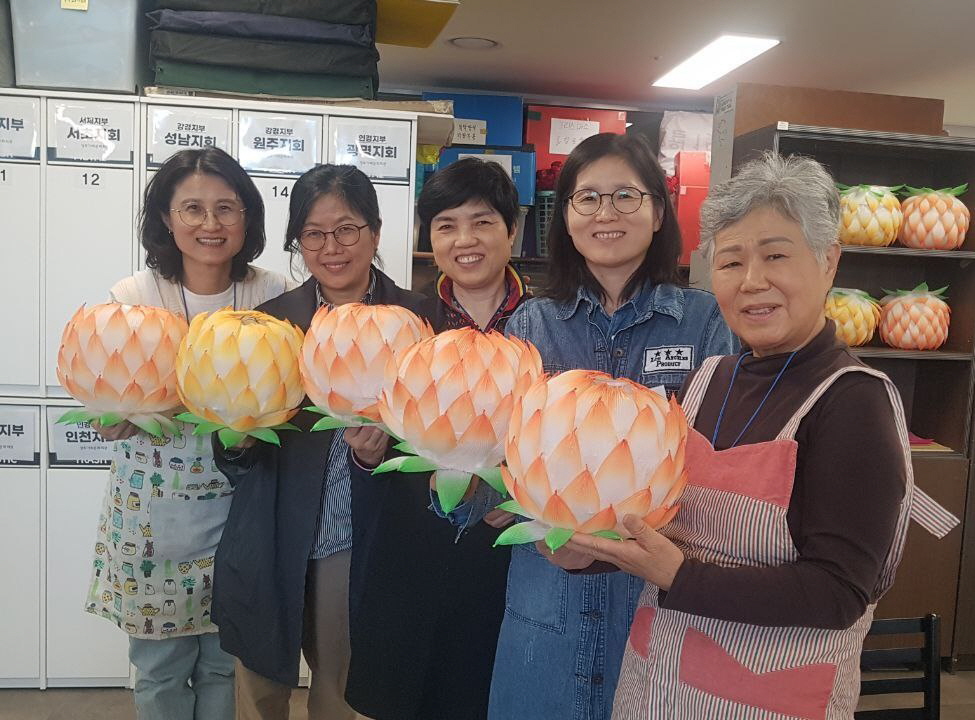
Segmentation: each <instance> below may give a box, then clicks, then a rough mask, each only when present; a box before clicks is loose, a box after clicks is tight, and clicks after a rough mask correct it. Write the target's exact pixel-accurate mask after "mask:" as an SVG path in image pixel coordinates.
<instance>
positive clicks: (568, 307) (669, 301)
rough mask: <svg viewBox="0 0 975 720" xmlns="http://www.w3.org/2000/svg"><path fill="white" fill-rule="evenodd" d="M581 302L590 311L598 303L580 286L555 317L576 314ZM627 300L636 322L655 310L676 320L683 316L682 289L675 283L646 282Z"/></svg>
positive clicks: (561, 317) (566, 316)
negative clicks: (634, 314) (633, 311)
mask: <svg viewBox="0 0 975 720" xmlns="http://www.w3.org/2000/svg"><path fill="white" fill-rule="evenodd" d="M583 302H585V303H586V304H587V305H588V306H589V310H590V312H591V311H592V310H593V309H594V308H595V307H596V306H597V305H599V304H600V302H599V299H598V298H597V297H596V296H595V295H594V294H593V293H592V292H590V291H589V290H588V289H587V288H584V287H581V286H580V287H579V289H578V290H577V291H576V296H575V298H573V299H572V300H569V301H568V302H564V303H562V304H561V306H560V307H559V312H558V315H556V317H557V318H558V319H559V320H568V319H569V318H570V317H572V316H573V315H575V314H576V312H577V311H578V309H579V305H580V304H581V303H583ZM627 302H628V303H632V304H633V307H634V309H635V310H636V318H637V321H638V322H642V321H643V320H646V319H647V318H649V317H650V316H651V315H653V314H654V313H655V312H659V313H663V314H665V315H670V316H671V317H672V318H674V319H675V320H676V321H677V322H680V321H681V320H683V318H684V291H683V290H682V289H681V288H679V287H677V286H676V285H669V284H661V285H651V284H650V283H646V284H644V285H643V287H641V288H640V290H639V291H638V292H637V293H636V295H634V296H633V297H631V298H630V299H629V300H627Z"/></svg>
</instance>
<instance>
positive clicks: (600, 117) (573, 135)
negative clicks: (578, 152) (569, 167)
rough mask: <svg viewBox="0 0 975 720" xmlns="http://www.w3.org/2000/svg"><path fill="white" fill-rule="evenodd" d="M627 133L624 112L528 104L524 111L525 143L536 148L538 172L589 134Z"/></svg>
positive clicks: (562, 160) (548, 166)
mask: <svg viewBox="0 0 975 720" xmlns="http://www.w3.org/2000/svg"><path fill="white" fill-rule="evenodd" d="M604 132H612V133H618V134H621V135H622V134H623V133H625V132H626V113H625V112H621V111H619V110H593V109H592V108H577V107H556V106H554V105H529V106H528V108H527V110H526V112H525V142H526V143H530V144H532V145H534V146H535V155H536V157H535V160H536V162H537V164H538V167H539V169H542V170H547V169H548V168H550V167H551V166H552V163H553V162H555V161H556V160H557V161H559V162H565V158H566V157H567V156H568V154H569V153H570V152H572V150H573V149H574V148H575V146H576V145H578V144H579V143H580V142H582V141H583V140H585V139H586V138H587V137H589V136H590V135H596V134H597V133H604Z"/></svg>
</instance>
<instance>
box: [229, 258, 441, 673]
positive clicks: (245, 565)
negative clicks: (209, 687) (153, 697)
mask: <svg viewBox="0 0 975 720" xmlns="http://www.w3.org/2000/svg"><path fill="white" fill-rule="evenodd" d="M375 272H376V289H375V295H374V297H373V302H374V303H375V304H393V305H402V306H404V307H407V308H409V309H410V310H413V311H414V312H415V311H417V310H418V308H419V304H420V302H421V300H422V299H423V298H422V296H421V295H418V294H416V293H412V292H409V291H407V290H402V289H401V288H398V287H397V286H396V285H395V284H394V283H393V281H392V280H390V279H389V277H387V276H386V275H384V274H383V273H381V272H379V271H378V270H376V271H375ZM315 282H316V281H315V279H314V278H310V279H309V280H307V281H306V282H305V283H304V284H303V285H301V286H300V287H298V288H296V289H294V290H292V291H290V292H287V293H284V294H283V295H281V296H279V297H277V298H274V299H273V300H269V301H268V302H266V303H264V304H262V305H261V306H259V307H258V310H261V311H263V312H266V313H268V314H269V315H273V316H274V317H277V318H281V319H285V320H290V321H291V322H293V323H294V324H295V325H297V326H298V327H300V328H301V329H302V330H307V329H308V326H309V325H310V323H311V319H312V316H313V315H314V313H315V311H316V310H317V307H318V303H317V298H316V293H315ZM307 404H308V403H303V406H304V405H307ZM316 419H317V416H315V415H312V414H311V413H309V412H307V411H304V410H302V411H301V412H299V413H298V414H297V415H296V416H295V418H294V419H293V420H292V422H293V423H294V424H295V425H297V426H298V427H300V428H301V429H302V432H295V431H287V430H286V431H282V432H281V433H280V436H281V447H280V448H278V447H276V446H274V445H270V444H268V443H263V442H259V443H257V444H255V445H254V446H253V447H251V448H248V449H247V450H245V451H244V452H243V453H242V454H240V455H239V457H238V456H237V455H233V454H229V453H226V452H225V451H224V450H223V447H222V445H221V444H220V443H219V442H216V435H214V440H215V442H214V455H215V458H216V462H217V466H218V467H219V468H220V470H221V471H222V472H223V473H224V474H225V475H226V476H227V477H228V478H229V480H230V482H231V483H232V484H233V485H234V487H235V488H236V489H235V492H234V498H233V502H232V504H231V508H230V515H229V517H228V518H227V524H226V526H225V528H224V531H223V537H222V538H221V540H220V545H219V547H218V549H217V554H216V560H215V567H214V586H213V610H212V617H213V621H214V622H215V623H216V624H217V625H218V626H219V627H220V644H221V647H223V649H224V650H226V651H227V652H229V653H230V654H231V655H234V656H236V657H237V658H239V659H240V661H241V662H242V663H243V664H244V665H245V666H246V667H247V668H249V669H250V670H252V671H254V672H256V673H259V674H260V675H263V676H264V677H267V678H271V679H272V680H276V681H277V682H280V683H283V684H286V685H292V686H295V685H297V683H298V662H299V658H300V651H301V637H302V617H303V610H304V601H305V574H306V572H307V569H308V557H309V555H310V553H311V550H312V544H313V543H314V538H315V532H316V530H317V527H318V516H319V508H320V507H321V497H322V492H323V491H324V466H325V461H326V458H327V457H328V449H329V446H330V445H331V442H332V438H333V436H334V432H331V431H328V432H315V433H312V432H308V430H309V429H310V427H311V425H312V424H314V422H315V420H316ZM359 487H360V486H359V485H358V483H356V482H355V481H353V483H352V496H353V505H354V506H357V505H359V506H361V505H362V503H361V502H357V501H356V494H357V490H358V489H359ZM353 523H355V520H353ZM353 574H354V573H353Z"/></svg>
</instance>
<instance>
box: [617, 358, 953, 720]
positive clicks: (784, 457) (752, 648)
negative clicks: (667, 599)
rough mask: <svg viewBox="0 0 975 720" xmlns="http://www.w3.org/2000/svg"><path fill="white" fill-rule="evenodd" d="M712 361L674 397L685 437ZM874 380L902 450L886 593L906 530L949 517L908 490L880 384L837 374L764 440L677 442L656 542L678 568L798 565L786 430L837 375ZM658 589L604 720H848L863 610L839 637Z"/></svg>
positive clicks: (933, 527)
mask: <svg viewBox="0 0 975 720" xmlns="http://www.w3.org/2000/svg"><path fill="white" fill-rule="evenodd" d="M720 360H721V358H720V357H713V358H709V359H708V360H706V361H705V362H704V364H703V365H702V367H701V370H700V371H699V372H698V373H697V375H696V376H695V378H694V380H693V381H692V383H691V386H690V387H689V388H688V391H687V395H686V397H685V398H684V403H683V406H684V412H685V413H686V414H687V419H688V422H689V423H690V424H691V425H692V426H693V424H694V420H695V419H696V416H697V412H698V409H699V408H700V406H701V401H702V399H703V398H704V394H705V392H706V390H707V388H708V384H709V383H710V381H711V378H712V376H713V375H714V371H715V369H716V368H717V366H718V362H719V361H720ZM847 372H865V373H867V374H869V375H873V376H875V377H878V378H880V379H881V380H883V382H884V384H885V386H886V388H887V394H888V396H889V397H890V403H891V406H892V407H893V409H894V415H895V419H896V423H897V431H898V434H899V435H900V437H901V440H902V442H903V445H904V462H905V464H906V468H907V488H906V492H905V494H904V499H903V500H902V502H901V508H900V515H899V518H898V522H897V527H896V531H895V534H894V539H893V542H892V543H891V547H890V550H889V551H888V554H887V558H886V560H885V562H884V565H883V569H882V573H881V577H880V579H879V582H878V585H877V587H876V588H875V593H874V596H875V597H880V596H881V595H882V594H883V593H884V592H885V591H886V590H887V589H888V588H889V587H890V585H891V584H892V582H893V579H894V571H895V570H896V568H897V564H898V562H899V561H900V557H901V552H902V549H903V546H904V539H905V536H906V532H907V526H908V521H909V519H910V518H912V517H913V518H915V519H917V520H918V521H919V522H921V524H922V525H924V526H925V527H926V528H927V529H929V530H930V531H932V532H934V533H935V534H937V535H939V536H941V535H943V534H944V533H946V532H947V531H948V530H950V529H951V528H952V527H953V526H954V524H955V523H957V518H954V516H952V515H950V514H949V513H947V512H946V511H944V510H943V509H942V508H940V506H938V505H936V504H935V503H934V501H933V500H931V498H930V497H928V496H927V495H925V494H924V493H922V492H921V491H920V490H918V489H916V488H915V487H914V481H913V472H912V468H911V457H910V447H909V444H908V440H907V428H906V424H905V421H904V411H903V408H902V406H901V400H900V396H899V395H898V393H897V390H896V388H895V387H894V386H893V384H892V383H891V382H890V380H889V379H888V378H887V377H886V375H884V374H883V373H880V372H877V371H875V370H872V369H869V368H864V367H862V366H849V367H845V368H842V369H840V370H838V371H837V372H836V373H834V374H833V375H832V376H831V377H829V378H827V379H826V380H825V381H823V383H822V384H821V385H819V387H817V388H816V389H815V390H814V391H813V392H812V394H811V395H810V396H809V398H808V399H807V400H806V402H805V403H804V404H803V405H802V407H800V408H799V409H798V410H797V411H796V413H795V415H793V417H792V418H791V419H790V421H789V422H788V424H786V426H785V427H784V428H783V429H782V431H781V432H780V433H779V435H778V437H777V438H776V439H775V440H772V441H768V442H762V443H754V444H751V445H742V446H737V447H733V448H730V449H728V450H723V451H716V450H714V448H713V447H712V446H711V444H710V443H709V442H708V440H707V439H706V438H705V437H704V436H702V435H701V434H700V433H698V432H697V431H695V430H692V431H691V435H690V436H689V437H688V443H687V461H688V470H689V473H690V475H689V478H688V484H687V487H686V489H685V490H684V493H683V495H682V496H681V501H680V502H681V509H680V511H679V512H678V513H677V515H676V517H675V518H674V520H673V521H672V522H671V523H670V524H669V525H668V526H667V527H665V528H664V529H663V530H662V532H663V534H664V535H666V536H667V537H668V538H670V540H671V541H673V542H674V543H675V544H676V545H677V546H678V547H680V549H681V550H682V551H683V552H684V555H685V556H686V557H688V558H694V559H697V560H700V561H702V562H708V563H713V564H715V565H719V566H722V567H741V566H750V567H774V566H777V565H782V564H785V563H791V562H794V561H796V560H797V559H798V558H799V553H798V551H797V550H796V548H795V545H794V544H793V542H792V536H791V535H790V533H789V526H788V522H787V518H786V516H787V513H788V508H789V500H790V498H791V496H792V484H793V480H794V478H795V468H796V450H797V445H796V442H795V440H794V436H795V432H796V429H797V428H798V426H799V423H800V421H801V420H802V419H803V417H805V415H806V413H808V412H809V410H810V409H811V408H812V407H813V405H814V404H815V403H816V401H817V400H818V399H819V398H820V397H821V396H822V394H823V393H824V392H825V391H826V390H827V389H828V388H829V387H830V386H831V385H832V384H833V382H834V381H835V380H836V378H838V377H839V376H841V375H843V374H844V373H847ZM658 593H659V591H658V589H657V588H656V587H655V586H654V585H649V584H648V585H647V587H646V588H645V589H644V591H643V595H642V596H641V598H640V606H639V607H638V609H637V611H636V614H635V616H634V619H633V625H632V627H631V630H630V639H629V642H628V644H627V649H626V654H625V656H624V659H623V668H622V671H621V674H620V680H619V685H618V687H617V691H616V700H615V704H614V707H613V718H614V720H637V719H639V720H651V719H654V720H656V719H658V718H659V719H664V718H666V719H667V720H684V719H686V720H704V719H707V720H719V719H722V718H727V719H729V720H732V719H733V720H780V719H781V720H786V719H788V718H807V719H809V720H838V719H843V720H849V719H851V718H852V717H853V711H854V710H855V708H856V704H857V698H858V696H859V690H860V667H859V658H860V651H861V648H862V645H863V638H864V636H865V635H866V633H867V630H868V629H869V628H870V623H871V620H872V618H873V612H874V607H875V606H874V605H870V606H868V607H867V610H866V612H865V613H864V614H863V616H862V617H861V618H860V619H859V620H858V621H857V622H856V623H854V624H853V625H852V627H849V628H846V629H843V630H826V629H819V628H807V627H761V626H757V625H750V624H745V623H735V622H728V621H724V620H716V619H713V618H706V617H700V616H696V615H689V614H687V613H682V612H678V611H675V610H667V609H664V608H661V607H659V604H658Z"/></svg>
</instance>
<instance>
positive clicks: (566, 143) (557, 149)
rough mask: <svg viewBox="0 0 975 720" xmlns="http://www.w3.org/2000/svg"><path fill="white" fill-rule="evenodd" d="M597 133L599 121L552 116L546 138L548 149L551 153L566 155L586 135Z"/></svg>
mask: <svg viewBox="0 0 975 720" xmlns="http://www.w3.org/2000/svg"><path fill="white" fill-rule="evenodd" d="M598 133H599V123H598V122H596V121H594V120H567V119H565V118H552V131H551V133H550V134H549V138H548V151H549V152H550V153H552V154H553V155H568V154H569V153H570V152H572V151H573V150H575V149H576V145H578V144H579V143H581V142H582V141H583V140H585V139H586V138H587V137H590V136H591V135H596V134H598Z"/></svg>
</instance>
